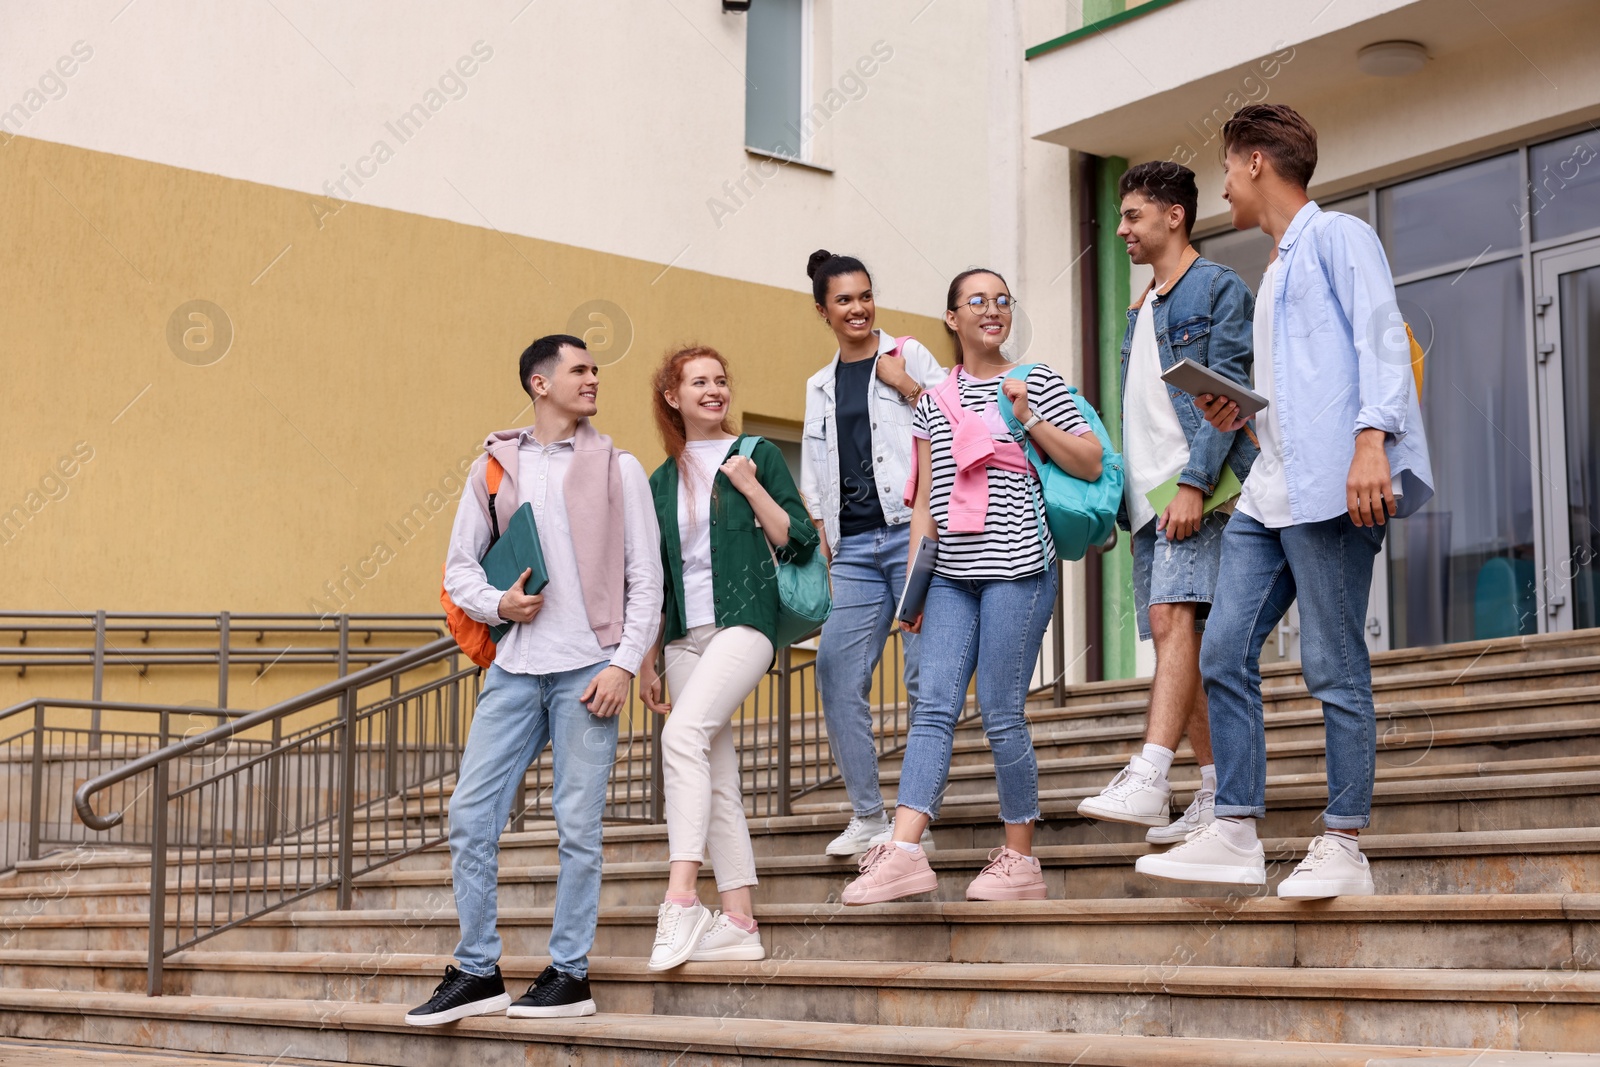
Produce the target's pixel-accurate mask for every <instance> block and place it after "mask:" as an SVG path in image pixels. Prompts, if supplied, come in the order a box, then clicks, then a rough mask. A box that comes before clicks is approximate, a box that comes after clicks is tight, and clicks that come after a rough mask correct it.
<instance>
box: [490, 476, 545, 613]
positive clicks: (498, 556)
mask: <svg viewBox="0 0 1600 1067" xmlns="http://www.w3.org/2000/svg"><path fill="white" fill-rule="evenodd" d="M526 570H531V571H533V573H532V574H530V575H528V584H527V585H524V586H523V587H522V588H523V591H524V592H526V593H527V594H528V595H530V596H532V595H534V594H536V593H538V592H540V591H541V590H543V589H544V587H545V586H546V585H548V584H550V572H549V571H547V570H546V569H545V566H544V549H543V548H542V547H541V546H540V544H539V528H538V527H537V526H536V525H534V522H533V505H532V504H526V503H525V504H523V505H522V506H521V507H519V508H518V509H517V510H516V511H514V512H512V513H511V518H510V519H509V520H508V521H507V522H506V528H505V532H504V533H502V534H501V535H500V539H499V540H498V541H496V542H495V543H494V544H492V545H490V546H489V551H487V552H485V553H484V554H483V576H484V577H485V578H487V579H488V580H489V584H490V585H492V586H494V587H495V588H496V589H510V588H511V587H512V586H513V585H516V584H517V579H518V578H520V577H522V572H523V571H526ZM514 625H515V623H509V622H508V623H503V624H502V625H500V626H491V627H490V628H489V635H490V636H491V637H493V638H494V639H495V641H497V642H498V641H499V640H500V639H501V638H502V637H504V636H505V635H506V633H507V632H508V631H510V629H511V627H512V626H514Z"/></svg>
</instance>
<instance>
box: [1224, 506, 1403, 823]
mask: <svg viewBox="0 0 1600 1067" xmlns="http://www.w3.org/2000/svg"><path fill="white" fill-rule="evenodd" d="M1386 529H1387V527H1386V526H1376V527H1374V526H1357V525H1356V524H1355V523H1353V522H1351V521H1350V517H1349V516H1348V515H1340V516H1339V517H1337V518H1333V519H1327V520H1325V521H1323V522H1311V523H1302V524H1300V525H1298V526H1285V527H1282V528H1281V529H1275V530H1274V529H1268V528H1267V527H1265V526H1263V525H1262V524H1261V523H1259V522H1257V521H1256V520H1255V519H1252V518H1251V517H1250V516H1248V515H1246V514H1244V513H1243V512H1236V513H1235V514H1234V516H1233V518H1232V519H1231V520H1229V522H1228V526H1227V529H1226V530H1224V531H1223V534H1222V566H1221V569H1220V570H1219V571H1218V573H1217V592H1216V598H1215V601H1214V603H1213V604H1212V607H1211V617H1210V618H1209V619H1208V620H1207V622H1206V633H1205V638H1204V640H1203V641H1202V642H1201V644H1200V674H1201V677H1202V679H1203V680H1204V682H1205V687H1206V700H1207V701H1208V704H1209V707H1210V716H1211V748H1212V751H1214V752H1215V753H1216V763H1217V814H1218V815H1219V816H1224V817H1234V818H1239V817H1245V816H1251V817H1254V818H1257V819H1260V818H1263V817H1265V816H1266V814H1267V731H1266V718H1265V712H1264V709H1263V708H1262V703H1261V646H1262V645H1263V644H1265V643H1266V640H1267V637H1268V636H1269V635H1271V633H1272V631H1273V630H1274V629H1276V628H1277V625H1278V622H1279V620H1280V619H1282V618H1283V615H1284V613H1285V612H1286V611H1288V610H1289V605H1290V604H1292V603H1294V601H1295V600H1296V599H1297V594H1298V599H1299V602H1300V670H1301V673H1302V675H1303V676H1304V677H1305V682H1306V688H1307V689H1308V690H1310V692H1311V695H1312V696H1313V697H1315V698H1316V699H1317V700H1320V701H1321V702H1322V724H1323V730H1324V732H1325V735H1326V738H1327V741H1326V751H1327V768H1328V806H1327V807H1326V808H1325V809H1324V810H1323V812H1322V824H1323V825H1324V826H1326V827H1327V828H1328V829H1330V830H1359V829H1362V828H1363V827H1365V826H1366V825H1367V824H1368V822H1370V821H1371V817H1372V779H1373V775H1374V773H1375V772H1376V765H1377V760H1378V734H1377V730H1378V724H1377V717H1376V714H1375V712H1374V709H1373V705H1372V665H1371V661H1370V660H1369V659H1368V657H1367V642H1366V624H1367V594H1368V590H1369V589H1370V588H1371V586H1372V561H1373V558H1374V557H1376V556H1377V554H1378V549H1379V548H1380V547H1381V546H1382V545H1383V535H1384V531H1385V530H1386Z"/></svg>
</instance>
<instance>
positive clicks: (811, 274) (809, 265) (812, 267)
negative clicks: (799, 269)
mask: <svg viewBox="0 0 1600 1067" xmlns="http://www.w3.org/2000/svg"><path fill="white" fill-rule="evenodd" d="M832 258H833V253H832V252H830V251H828V250H827V249H826V248H819V249H817V250H816V251H815V252H813V253H811V258H810V259H808V260H806V277H807V278H815V277H816V276H817V271H818V270H820V269H821V268H822V265H823V264H824V263H826V262H828V260H830V259H832Z"/></svg>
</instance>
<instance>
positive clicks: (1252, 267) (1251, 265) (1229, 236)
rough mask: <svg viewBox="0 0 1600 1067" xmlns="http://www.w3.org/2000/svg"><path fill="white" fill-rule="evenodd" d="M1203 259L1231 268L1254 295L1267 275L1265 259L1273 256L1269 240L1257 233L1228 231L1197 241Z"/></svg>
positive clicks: (1270, 239) (1255, 231) (1252, 231)
mask: <svg viewBox="0 0 1600 1067" xmlns="http://www.w3.org/2000/svg"><path fill="white" fill-rule="evenodd" d="M1196 248H1197V249H1198V250H1199V252H1200V254H1201V255H1202V256H1205V257H1206V258H1207V259H1209V260H1210V261H1211V262H1213V263H1221V264H1222V265H1223V266H1224V267H1232V268H1233V269H1234V271H1235V272H1236V273H1237V274H1238V275H1239V277H1240V278H1242V279H1244V283H1245V284H1246V285H1248V286H1249V287H1250V291H1251V292H1252V293H1253V292H1255V291H1256V289H1257V288H1258V287H1259V286H1260V285H1261V276H1262V275H1263V274H1265V273H1267V257H1268V256H1269V255H1271V254H1272V238H1270V237H1268V236H1267V235H1266V234H1264V233H1262V232H1261V231H1260V230H1229V231H1228V232H1227V233H1219V234H1217V235H1216V236H1215V237H1206V238H1203V239H1202V240H1200V241H1198V242H1196Z"/></svg>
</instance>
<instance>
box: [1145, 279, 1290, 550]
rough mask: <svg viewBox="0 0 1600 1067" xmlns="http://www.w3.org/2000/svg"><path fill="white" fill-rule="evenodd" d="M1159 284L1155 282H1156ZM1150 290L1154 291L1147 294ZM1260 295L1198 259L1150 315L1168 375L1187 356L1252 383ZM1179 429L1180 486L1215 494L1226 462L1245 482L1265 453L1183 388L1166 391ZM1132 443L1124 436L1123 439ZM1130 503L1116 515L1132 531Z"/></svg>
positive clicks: (1159, 293)
mask: <svg viewBox="0 0 1600 1067" xmlns="http://www.w3.org/2000/svg"><path fill="white" fill-rule="evenodd" d="M1151 284H1154V283H1151ZM1145 292H1146V293H1148V292H1149V290H1148V289H1147V290H1145ZM1143 303H1144V296H1142V295H1141V296H1140V297H1139V299H1138V300H1137V301H1135V302H1134V304H1133V306H1132V307H1130V308H1128V329H1127V332H1126V333H1125V334H1123V337H1122V398H1123V401H1124V403H1123V404H1122V405H1121V407H1122V411H1123V419H1124V420H1126V419H1127V405H1126V399H1127V392H1128V353H1129V351H1130V350H1131V349H1132V348H1133V328H1134V324H1135V323H1137V322H1138V321H1139V307H1140V305H1142V304H1143ZM1254 313H1255V298H1254V297H1253V296H1251V295H1250V289H1249V287H1248V286H1246V285H1245V284H1244V282H1243V281H1241V280H1240V278H1239V276H1238V275H1237V274H1235V273H1234V272H1233V271H1232V270H1231V269H1229V268H1228V267H1224V266H1223V265H1222V264H1220V263H1213V262H1211V261H1210V260H1208V259H1203V258H1201V257H1199V256H1196V257H1195V258H1194V259H1192V260H1190V262H1189V265H1188V266H1187V267H1185V268H1182V269H1180V270H1179V271H1178V275H1177V277H1175V278H1173V279H1172V281H1170V282H1168V283H1167V288H1166V290H1165V291H1164V292H1162V291H1157V293H1156V295H1155V299H1154V303H1153V304H1152V305H1151V314H1153V315H1154V316H1155V327H1156V348H1157V350H1158V351H1159V353H1160V357H1161V369H1162V370H1163V371H1165V370H1167V369H1168V368H1170V367H1172V366H1173V365H1174V364H1176V363H1177V362H1178V361H1179V360H1182V359H1188V360H1193V361H1194V362H1196V363H1198V364H1200V365H1201V366H1202V367H1210V368H1211V369H1212V370H1214V371H1216V372H1217V373H1218V374H1221V375H1223V376H1224V377H1227V378H1232V379H1233V380H1234V381H1236V382H1238V383H1239V384H1240V385H1249V384H1250V369H1251V366H1252V363H1253V359H1252V348H1251V346H1252V334H1251V316H1252V315H1253V314H1254ZM1167 396H1168V398H1169V399H1170V400H1171V401H1172V410H1173V411H1174V412H1176V413H1177V416H1178V425H1180V426H1182V427H1183V436H1184V437H1185V438H1186V439H1187V440H1188V442H1189V463H1188V465H1187V466H1185V467H1184V468H1183V471H1182V472H1181V473H1180V474H1179V475H1178V482H1179V484H1181V485H1192V486H1194V487H1195V488H1196V489H1198V490H1200V492H1201V493H1202V494H1203V495H1205V496H1210V495H1211V493H1212V492H1213V491H1214V490H1215V489H1216V487H1217V479H1219V478H1220V477H1221V476H1222V465H1223V463H1227V464H1228V465H1229V466H1230V467H1232V468H1233V473H1234V474H1236V475H1238V477H1239V481H1240V482H1243V481H1244V480H1245V478H1246V477H1247V476H1248V475H1249V473H1250V465H1251V464H1252V463H1254V462H1255V458H1256V456H1257V455H1258V454H1259V453H1260V451H1261V450H1260V449H1259V448H1257V447H1256V445H1255V443H1254V442H1253V441H1251V440H1250V437H1249V435H1248V434H1245V433H1242V432H1239V431H1234V432H1233V433H1223V432H1221V431H1220V430H1217V429H1215V428H1214V427H1212V425H1211V424H1210V423H1208V422H1206V420H1205V418H1204V417H1203V416H1202V415H1201V414H1200V409H1199V408H1198V407H1196V406H1195V403H1194V398H1193V397H1191V396H1190V395H1189V394H1188V393H1185V392H1184V391H1183V390H1181V389H1177V388H1174V387H1172V386H1168V387H1167ZM1123 439H1124V440H1126V439H1127V434H1126V433H1124V434H1123ZM1128 522H1129V520H1128V505H1127V501H1126V500H1124V501H1123V503H1122V506H1121V508H1120V509H1119V510H1118V512H1117V524H1118V525H1119V526H1121V527H1122V528H1123V529H1124V530H1126V529H1128Z"/></svg>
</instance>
